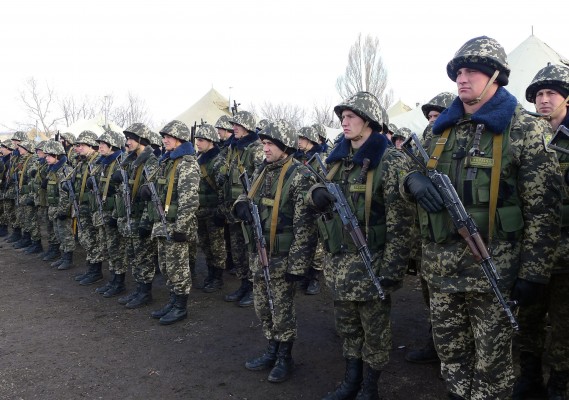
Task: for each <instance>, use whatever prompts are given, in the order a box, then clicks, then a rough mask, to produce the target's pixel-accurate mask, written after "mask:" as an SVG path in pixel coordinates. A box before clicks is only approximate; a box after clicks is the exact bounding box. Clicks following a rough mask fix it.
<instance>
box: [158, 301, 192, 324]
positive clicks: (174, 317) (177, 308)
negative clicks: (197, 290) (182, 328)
mask: <svg viewBox="0 0 569 400" xmlns="http://www.w3.org/2000/svg"><path fill="white" fill-rule="evenodd" d="M187 316H188V295H187V294H177V295H176V301H175V302H174V305H173V306H172V309H171V310H170V311H168V314H166V315H164V316H163V317H162V318H160V325H171V324H173V323H175V322H178V321H181V320H183V319H184V318H186V317H187Z"/></svg>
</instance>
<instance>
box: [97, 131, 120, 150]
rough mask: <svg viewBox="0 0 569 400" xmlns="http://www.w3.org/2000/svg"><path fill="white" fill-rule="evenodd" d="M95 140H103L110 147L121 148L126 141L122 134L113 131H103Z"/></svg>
mask: <svg viewBox="0 0 569 400" xmlns="http://www.w3.org/2000/svg"><path fill="white" fill-rule="evenodd" d="M97 142H104V143H106V144H108V145H109V146H111V147H116V148H117V149H121V148H123V147H124V145H125V143H126V139H125V136H124V135H121V134H120V133H118V132H115V131H105V133H103V134H102V135H101V136H99V138H98V139H97Z"/></svg>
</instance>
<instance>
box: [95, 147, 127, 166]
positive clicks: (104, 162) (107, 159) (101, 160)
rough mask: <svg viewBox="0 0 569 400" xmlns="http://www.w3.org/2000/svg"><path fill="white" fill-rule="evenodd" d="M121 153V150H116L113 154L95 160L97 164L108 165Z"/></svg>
mask: <svg viewBox="0 0 569 400" xmlns="http://www.w3.org/2000/svg"><path fill="white" fill-rule="evenodd" d="M121 155H122V150H117V151H115V152H114V153H113V154H109V155H108V156H105V157H101V158H99V159H98V160H97V164H102V165H109V164H111V163H112V162H113V161H115V160H116V159H117V158H119V157H120V156H121Z"/></svg>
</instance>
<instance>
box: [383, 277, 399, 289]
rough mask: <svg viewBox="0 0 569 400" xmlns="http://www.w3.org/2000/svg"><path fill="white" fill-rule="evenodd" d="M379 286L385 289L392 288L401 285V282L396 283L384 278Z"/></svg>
mask: <svg viewBox="0 0 569 400" xmlns="http://www.w3.org/2000/svg"><path fill="white" fill-rule="evenodd" d="M379 284H380V285H381V287H383V288H390V287H393V286H397V285H399V281H394V280H393V279H389V278H383V279H382V280H380V281H379Z"/></svg>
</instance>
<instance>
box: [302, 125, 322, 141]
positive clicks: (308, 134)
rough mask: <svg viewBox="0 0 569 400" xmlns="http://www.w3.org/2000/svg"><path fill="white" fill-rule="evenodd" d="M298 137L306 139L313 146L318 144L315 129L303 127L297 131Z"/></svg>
mask: <svg viewBox="0 0 569 400" xmlns="http://www.w3.org/2000/svg"><path fill="white" fill-rule="evenodd" d="M298 137H303V138H306V139H308V140H310V141H311V142H312V143H314V144H319V143H320V142H319V141H318V132H316V129H314V127H313V126H305V127H302V128H300V130H299V131H298Z"/></svg>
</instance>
